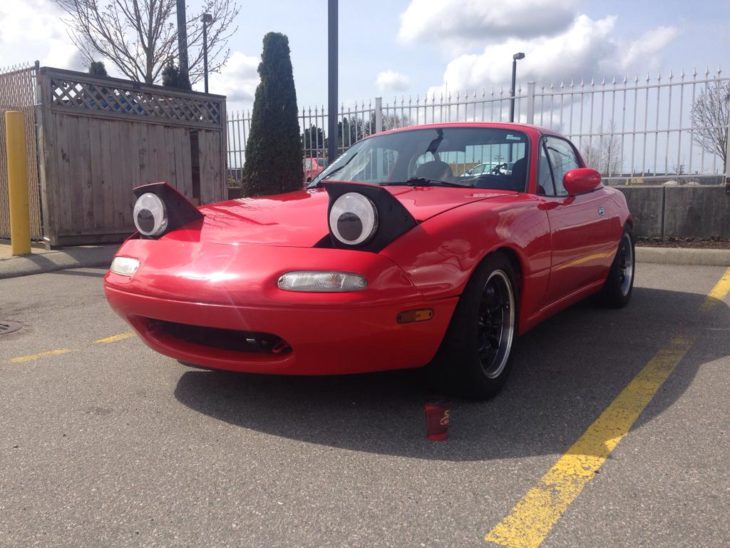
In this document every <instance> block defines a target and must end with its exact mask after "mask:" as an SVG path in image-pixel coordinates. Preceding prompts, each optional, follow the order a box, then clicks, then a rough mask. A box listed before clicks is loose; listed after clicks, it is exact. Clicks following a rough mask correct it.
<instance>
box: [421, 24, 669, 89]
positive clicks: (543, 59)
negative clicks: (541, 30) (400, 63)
mask: <svg viewBox="0 0 730 548" xmlns="http://www.w3.org/2000/svg"><path fill="white" fill-rule="evenodd" d="M616 21H617V19H616V17H613V16H609V17H605V18H603V19H599V20H595V21H594V20H593V19H591V18H590V17H588V16H587V15H579V16H577V17H576V18H575V19H574V20H573V23H572V25H571V26H570V27H569V28H568V29H566V30H565V31H564V32H562V33H560V34H557V35H555V36H550V37H538V38H533V39H531V40H525V39H515V38H511V39H508V40H505V41H503V42H500V43H496V44H491V45H487V46H486V47H485V48H484V50H483V52H482V53H479V54H464V55H459V56H457V57H456V58H455V59H453V60H452V61H451V62H449V63H448V65H447V67H446V70H445V71H444V76H443V82H442V84H441V85H440V86H436V87H432V88H431V89H430V90H429V94H434V93H440V92H442V91H444V90H446V89H448V90H449V91H457V90H473V89H481V88H484V87H486V88H492V87H496V86H505V87H506V86H509V81H510V77H511V72H512V55H513V54H514V53H516V52H518V51H522V52H525V54H526V57H525V59H523V60H521V61H518V77H519V81H520V82H523V83H524V82H527V81H530V80H533V81H537V82H542V83H551V82H561V81H570V80H576V81H578V80H581V79H584V78H591V77H593V76H596V77H599V76H604V75H611V74H620V73H623V72H624V71H626V70H631V69H634V68H640V69H642V70H646V67H647V63H649V62H650V60H651V59H655V58H656V56H657V55H659V54H660V53H661V50H662V49H663V48H664V47H665V46H666V45H667V44H668V43H669V42H670V41H671V40H672V39H673V38H674V37H675V36H676V35H677V31H676V29H674V28H672V27H659V28H657V29H653V30H651V31H649V32H647V33H646V34H645V35H644V36H642V37H641V38H639V39H638V40H637V41H636V42H634V43H632V44H629V45H627V46H623V45H622V44H620V43H619V41H618V39H617V38H616V37H615V36H614V30H615V26H616Z"/></svg>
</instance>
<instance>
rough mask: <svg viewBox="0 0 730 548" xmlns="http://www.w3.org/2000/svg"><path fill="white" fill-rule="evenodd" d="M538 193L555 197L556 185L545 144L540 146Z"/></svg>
mask: <svg viewBox="0 0 730 548" xmlns="http://www.w3.org/2000/svg"><path fill="white" fill-rule="evenodd" d="M537 193H538V194H540V195H543V196H555V183H553V173H552V171H551V170H550V162H548V157H547V152H545V142H544V141H543V142H542V143H541V144H540V160H539V165H538V168H537Z"/></svg>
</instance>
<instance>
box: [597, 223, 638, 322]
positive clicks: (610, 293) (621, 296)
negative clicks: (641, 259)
mask: <svg viewBox="0 0 730 548" xmlns="http://www.w3.org/2000/svg"><path fill="white" fill-rule="evenodd" d="M634 256H635V255H634V236H633V234H632V233H631V229H630V228H629V227H628V226H627V227H626V228H625V229H624V233H623V235H622V236H621V241H620V242H619V244H618V250H617V251H616V257H615V258H614V259H613V263H612V264H611V270H610V271H609V272H608V277H607V278H606V283H605V284H604V285H603V288H602V289H601V292H600V293H599V294H598V302H599V304H601V305H602V306H605V307H607V308H623V307H624V306H626V305H627V304H629V301H630V300H631V292H632V290H633V288H634V271H635V260H634Z"/></svg>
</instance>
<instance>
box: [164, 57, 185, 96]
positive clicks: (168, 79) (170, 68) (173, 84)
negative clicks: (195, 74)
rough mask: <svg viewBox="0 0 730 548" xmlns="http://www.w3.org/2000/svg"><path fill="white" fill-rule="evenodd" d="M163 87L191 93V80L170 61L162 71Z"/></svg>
mask: <svg viewBox="0 0 730 548" xmlns="http://www.w3.org/2000/svg"><path fill="white" fill-rule="evenodd" d="M162 85H163V86H164V87H166V88H177V89H182V90H186V91H190V89H191V86H190V80H188V79H187V78H186V77H185V76H184V75H183V74H180V69H179V68H178V67H177V65H175V64H174V63H173V62H172V61H169V62H168V63H167V65H165V68H164V69H163V71H162Z"/></svg>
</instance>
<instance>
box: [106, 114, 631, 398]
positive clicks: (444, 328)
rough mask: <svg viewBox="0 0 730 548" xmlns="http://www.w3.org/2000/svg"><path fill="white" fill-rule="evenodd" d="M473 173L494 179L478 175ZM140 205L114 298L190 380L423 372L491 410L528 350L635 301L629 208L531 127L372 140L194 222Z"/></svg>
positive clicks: (435, 131) (461, 127)
mask: <svg viewBox="0 0 730 548" xmlns="http://www.w3.org/2000/svg"><path fill="white" fill-rule="evenodd" d="M478 165H487V166H493V167H492V169H488V170H476V171H475V172H474V173H475V174H474V175H469V170H470V169H471V168H473V167H474V166H478ZM135 194H136V196H137V201H136V203H135V206H134V212H133V215H134V222H135V225H136V228H137V232H136V233H135V234H134V235H133V236H131V237H130V238H129V239H128V240H127V241H126V242H125V243H124V244H123V245H122V246H121V247H120V249H119V251H118V252H117V254H116V256H115V258H114V260H113V263H112V265H111V268H110V270H109V272H108V273H107V274H106V277H105V282H104V288H105V292H106V296H107V299H108V301H109V303H110V304H111V306H112V308H113V309H114V310H115V311H116V312H117V313H119V314H120V315H121V316H122V317H123V318H124V319H126V320H127V321H128V322H129V323H130V324H131V326H132V327H133V328H134V329H135V331H136V332H137V333H138V334H139V336H140V337H141V338H142V339H143V340H144V342H145V343H147V344H148V345H149V346H150V347H152V348H153V349H154V350H156V351H158V352H160V353H162V354H165V355H167V356H171V357H173V358H175V359H177V360H179V361H181V362H182V363H185V364H189V365H193V366H197V367H202V368H207V369H223V370H229V371H240V372H252V373H266V374H285V375H325V374H326V375H331V374H345V373H363V372H370V371H382V370H389V369H404V368H417V367H424V366H427V367H428V370H429V371H430V373H431V375H432V378H433V379H434V380H435V381H436V382H437V383H438V386H439V388H440V389H444V390H449V391H451V392H456V393H458V394H460V395H463V396H466V397H474V398H487V397H490V396H492V395H494V394H495V393H496V392H497V391H498V390H499V388H500V387H501V386H502V385H503V383H504V381H505V378H506V377H507V374H508V372H509V369H510V366H511V360H510V356H511V354H512V350H513V347H514V344H515V342H516V340H517V337H518V336H519V335H521V334H523V333H525V332H526V331H527V330H529V329H531V328H532V327H534V326H535V325H537V324H538V323H539V322H541V321H542V320H544V319H545V318H547V317H549V316H551V315H553V314H555V313H556V312H558V311H560V310H562V309H564V308H566V307H568V306H570V305H571V304H573V303H575V302H577V301H579V300H581V299H585V298H587V297H589V296H593V298H594V299H595V300H596V301H597V302H599V303H602V304H603V305H605V306H608V307H614V308H618V307H622V306H624V305H626V304H627V302H628V301H629V299H630V297H631V291H632V286H633V280H634V240H633V236H632V219H631V215H630V213H629V210H628V208H627V205H626V200H625V199H624V196H623V194H622V193H621V192H619V191H618V190H615V189H613V188H610V187H606V186H603V185H602V183H601V176H600V174H599V173H598V172H597V171H595V170H593V169H590V168H588V167H585V164H584V162H583V159H582V158H581V155H580V153H579V152H578V150H577V149H576V147H575V146H574V145H573V144H572V143H571V142H570V141H569V140H567V139H565V138H564V137H561V136H560V135H559V134H557V133H555V132H552V131H549V130H546V129H542V128H538V127H534V126H528V125H520V124H501V123H456V124H433V125H422V126H414V127H410V128H405V129H398V130H394V131H389V132H384V133H380V134H376V135H373V136H371V137H368V138H366V139H363V140H362V141H360V142H358V143H356V144H355V145H353V146H352V147H351V148H350V149H349V150H347V151H346V152H345V153H344V154H342V155H341V156H340V157H339V158H338V159H337V160H336V161H335V162H333V163H332V164H331V165H330V166H329V167H328V168H327V169H325V170H324V171H323V172H322V173H320V174H319V175H318V176H317V177H316V178H315V179H314V180H313V181H312V182H311V184H310V185H309V186H308V187H307V188H306V189H304V190H300V191H297V192H292V193H288V194H281V195H276V196H265V197H258V198H246V199H240V200H231V201H227V202H221V203H215V204H209V205H205V206H202V207H199V208H198V207H195V206H194V205H192V203H191V202H190V201H188V200H187V199H186V198H185V197H184V196H183V195H181V194H180V193H178V192H177V191H176V190H175V189H174V188H173V187H172V186H170V185H168V184H166V183H153V184H148V185H144V186H141V187H139V188H137V189H136V190H135Z"/></svg>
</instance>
